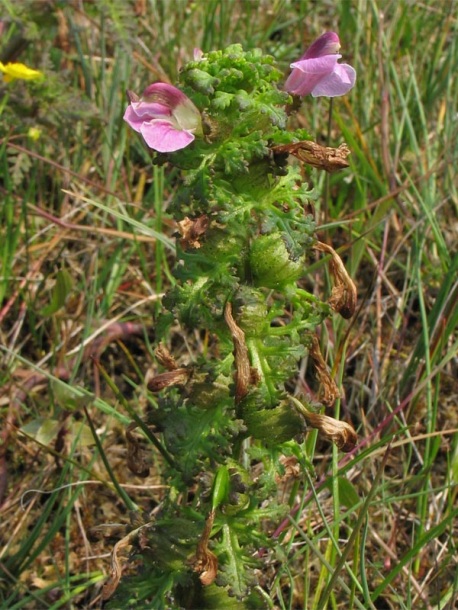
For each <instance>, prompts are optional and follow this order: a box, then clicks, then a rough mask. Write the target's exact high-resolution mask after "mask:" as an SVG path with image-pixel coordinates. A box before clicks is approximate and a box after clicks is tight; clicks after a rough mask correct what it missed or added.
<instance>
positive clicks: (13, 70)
mask: <svg viewBox="0 0 458 610" xmlns="http://www.w3.org/2000/svg"><path fill="white" fill-rule="evenodd" d="M0 72H3V74H4V77H3V79H4V81H5V83H9V82H11V81H12V80H15V79H17V78H22V79H23V80H37V79H39V78H42V77H43V76H44V75H43V72H40V70H33V69H32V68H28V67H27V66H26V65H25V64H21V63H11V62H10V63H7V64H6V65H5V64H2V62H1V61H0Z"/></svg>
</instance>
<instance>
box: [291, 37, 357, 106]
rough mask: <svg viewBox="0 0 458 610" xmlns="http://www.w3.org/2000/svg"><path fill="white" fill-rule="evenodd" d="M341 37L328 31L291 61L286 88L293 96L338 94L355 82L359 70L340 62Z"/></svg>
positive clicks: (348, 88)
mask: <svg viewBox="0 0 458 610" xmlns="http://www.w3.org/2000/svg"><path fill="white" fill-rule="evenodd" d="M339 49H340V41H339V37H338V36H337V34H336V33H335V32H326V33H324V34H322V35H321V36H320V37H319V38H317V39H316V40H315V42H313V44H312V45H310V47H309V48H308V49H307V50H306V52H305V53H304V55H303V56H302V57H301V59H299V61H296V62H294V63H292V64H291V68H292V69H293V70H292V72H291V74H290V75H289V77H288V79H287V81H286V83H285V87H284V88H285V90H286V91H288V92H289V93H293V94H294V95H308V94H310V93H311V94H312V96H313V97H318V96H327V97H336V96H339V95H344V94H345V93H347V92H348V91H349V90H350V89H351V88H352V87H353V86H354V84H355V81H356V72H355V70H354V68H352V66H349V65H348V64H339V63H338V60H339V59H340V58H341V57H342V55H341V54H340V53H338V51H339Z"/></svg>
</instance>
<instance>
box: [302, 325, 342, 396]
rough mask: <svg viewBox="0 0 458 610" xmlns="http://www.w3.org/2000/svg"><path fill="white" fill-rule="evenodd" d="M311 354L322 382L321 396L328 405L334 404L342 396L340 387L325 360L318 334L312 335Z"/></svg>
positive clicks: (319, 379) (317, 374)
mask: <svg viewBox="0 0 458 610" xmlns="http://www.w3.org/2000/svg"><path fill="white" fill-rule="evenodd" d="M309 355H310V358H311V359H312V362H313V365H314V366H315V371H316V376H317V377H318V381H319V383H320V392H319V398H320V400H321V402H323V403H324V404H325V405H327V406H329V407H330V406H332V405H333V404H334V402H335V401H336V400H337V399H338V398H340V397H341V393H340V390H339V388H338V387H337V384H336V382H335V381H334V379H333V378H332V377H331V375H330V374H329V371H328V367H327V366H326V362H325V361H324V358H323V354H322V353H321V350H320V344H319V342H318V337H317V336H316V335H311V345H310V347H309Z"/></svg>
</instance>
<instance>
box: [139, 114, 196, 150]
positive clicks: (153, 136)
mask: <svg viewBox="0 0 458 610" xmlns="http://www.w3.org/2000/svg"><path fill="white" fill-rule="evenodd" d="M140 133H141V134H142V136H143V138H144V140H145V142H146V143H147V145H148V146H149V147H150V148H152V149H153V150H157V151H158V152H162V153H167V152H174V151H176V150H180V149H182V148H185V147H186V146H188V145H189V144H191V142H193V141H194V135H193V134H192V133H190V132H189V131H182V130H179V129H176V128H175V127H174V126H173V125H172V124H171V123H170V122H169V121H163V120H160V119H155V120H152V121H149V122H143V124H142V125H141V127H140Z"/></svg>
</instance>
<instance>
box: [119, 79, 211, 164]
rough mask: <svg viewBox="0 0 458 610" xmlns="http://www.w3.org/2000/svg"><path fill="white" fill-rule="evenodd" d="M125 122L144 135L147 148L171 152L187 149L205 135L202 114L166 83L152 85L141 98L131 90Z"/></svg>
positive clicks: (187, 99)
mask: <svg viewBox="0 0 458 610" xmlns="http://www.w3.org/2000/svg"><path fill="white" fill-rule="evenodd" d="M127 95H128V97H129V99H130V104H129V106H128V107H127V109H126V112H125V113H124V120H125V121H126V123H128V124H129V125H130V126H131V127H132V129H135V131H138V132H139V133H141V135H142V136H143V139H144V140H145V142H146V143H147V145H148V146H149V147H150V148H152V149H153V150H157V151H158V152H162V153H168V152H174V151H176V150H180V149H181V148H185V147H186V146H188V145H189V144H191V142H193V141H194V139H195V134H197V135H200V134H202V123H201V116H200V112H199V111H198V110H197V108H196V107H195V106H194V104H193V103H192V102H191V100H190V99H189V98H188V97H187V96H186V95H185V94H184V93H183V92H182V91H180V90H179V89H177V88H176V87H173V86H172V85H168V84H166V83H154V84H153V85H149V87H147V88H146V89H145V90H144V91H143V95H142V97H141V98H139V97H138V96H137V95H136V94H135V93H133V92H132V91H128V92H127Z"/></svg>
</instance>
